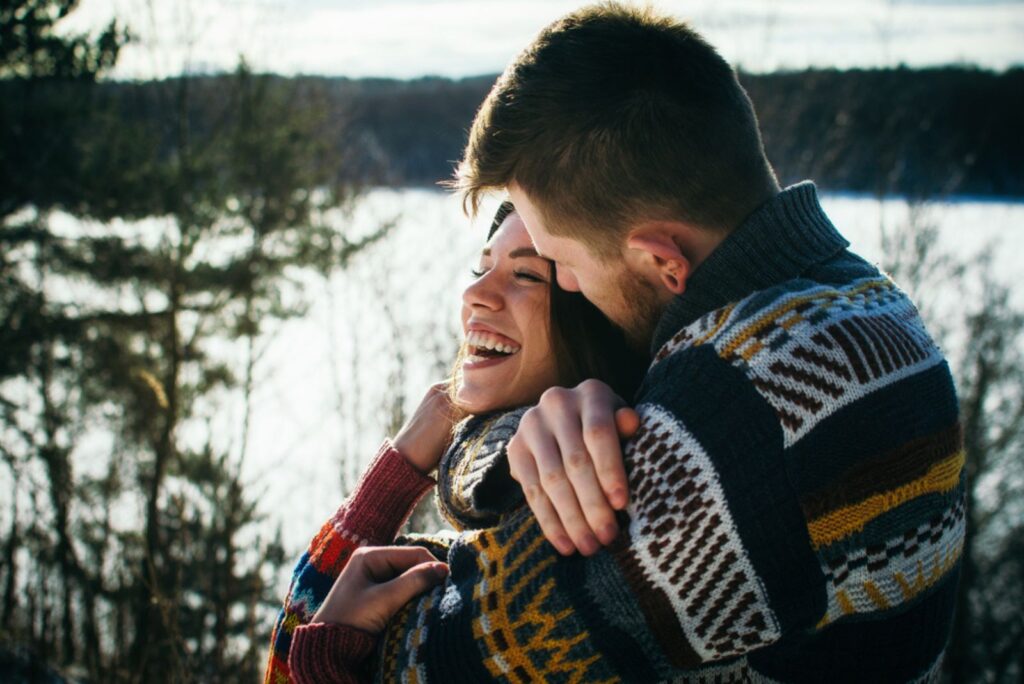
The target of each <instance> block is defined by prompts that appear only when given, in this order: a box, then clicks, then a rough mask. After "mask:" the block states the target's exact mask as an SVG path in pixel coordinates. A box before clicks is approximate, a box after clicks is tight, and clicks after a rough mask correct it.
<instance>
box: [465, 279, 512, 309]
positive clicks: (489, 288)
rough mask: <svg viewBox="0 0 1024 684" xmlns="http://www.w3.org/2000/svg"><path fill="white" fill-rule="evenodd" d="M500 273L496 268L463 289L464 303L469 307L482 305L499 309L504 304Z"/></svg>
mask: <svg viewBox="0 0 1024 684" xmlns="http://www.w3.org/2000/svg"><path fill="white" fill-rule="evenodd" d="M497 276H498V274H496V273H495V272H494V270H493V269H492V270H490V271H488V272H487V273H484V274H483V275H482V276H480V277H479V278H477V279H476V280H474V281H473V282H471V283H470V284H469V285H468V286H467V287H466V289H465V290H463V291H462V303H463V304H465V305H466V306H468V307H474V306H482V307H485V308H488V309H494V310H498V309H500V308H502V306H503V305H504V299H503V298H502V295H501V288H500V287H499V283H498V282H497V281H498V277H497Z"/></svg>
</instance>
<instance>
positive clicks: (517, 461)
mask: <svg viewBox="0 0 1024 684" xmlns="http://www.w3.org/2000/svg"><path fill="white" fill-rule="evenodd" d="M527 415H529V414H527ZM531 422H532V421H531V420H528V419H527V416H524V417H523V420H522V421H521V422H520V430H521V431H520V432H519V433H517V434H516V435H515V436H514V437H513V438H512V439H511V440H510V441H509V444H508V462H509V463H508V465H509V471H510V473H511V475H512V478H513V479H515V480H516V481H517V482H518V483H519V485H520V486H521V487H522V488H523V495H524V496H525V497H526V503H527V505H528V506H529V507H530V510H532V511H533V515H534V517H535V518H537V522H538V523H539V524H540V529H541V531H542V532H543V533H544V536H545V537H546V538H547V540H548V541H549V542H551V545H552V546H554V547H555V549H556V550H557V551H558V552H559V553H561V554H562V555H565V556H568V555H570V554H571V553H573V552H574V551H575V550H576V547H575V546H573V543H572V540H571V539H570V538H569V535H568V533H566V531H565V528H564V527H563V526H562V523H561V521H560V520H559V518H558V513H557V512H556V511H555V508H554V507H553V506H552V505H551V501H550V500H549V499H548V497H547V494H545V493H544V487H543V486H542V484H541V481H540V473H539V472H538V470H537V461H536V454H535V451H536V449H534V448H532V447H531V446H530V444H529V440H530V439H536V440H543V438H542V437H540V435H539V433H536V432H534V431H532V430H530V429H529V426H530V423H531ZM524 423H525V424H526V428H527V429H526V430H522V428H523V426H524ZM551 445H552V443H550V442H549V443H548V448H549V449H550V448H551Z"/></svg>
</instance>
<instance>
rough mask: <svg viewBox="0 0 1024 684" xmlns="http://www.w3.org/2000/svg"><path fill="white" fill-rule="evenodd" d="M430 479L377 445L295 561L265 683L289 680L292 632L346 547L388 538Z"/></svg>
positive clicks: (314, 604)
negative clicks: (352, 486) (343, 497)
mask: <svg viewBox="0 0 1024 684" xmlns="http://www.w3.org/2000/svg"><path fill="white" fill-rule="evenodd" d="M433 484H434V480H433V479H432V478H431V477H429V476H427V475H425V474H423V473H421V472H420V471H419V470H417V469H416V468H415V467H414V466H413V465H412V464H410V463H409V461H408V460H407V459H406V458H405V457H404V456H403V455H402V454H401V453H399V452H398V451H397V450H396V449H395V448H394V447H393V446H392V445H391V444H390V442H388V441H385V442H384V444H383V445H381V448H380V450H379V451H378V453H377V456H376V457H375V458H374V460H373V461H372V462H371V464H370V466H369V468H368V469H367V470H366V472H365V473H364V474H363V477H362V479H361V480H360V481H359V484H358V485H357V486H356V489H355V491H354V492H353V493H352V494H351V495H350V496H349V497H348V498H347V499H346V500H345V502H344V503H343V504H342V505H341V507H339V508H338V510H337V512H336V513H335V514H334V516H332V517H331V519H330V520H328V521H327V522H326V523H324V525H323V527H321V529H320V531H319V532H318V533H317V535H316V536H315V537H313V539H312V541H311V542H310V544H309V547H308V548H307V550H306V551H305V552H304V553H303V554H302V556H301V557H300V558H299V561H298V563H297V565H296V566H295V570H294V572H293V574H292V580H291V585H290V587H289V589H288V595H287V597H286V598H285V601H284V606H283V607H282V609H281V612H280V614H279V615H278V618H277V621H276V622H275V624H274V630H273V633H272V635H271V648H270V656H269V660H268V663H267V670H266V674H265V676H264V681H265V682H267V684H271V683H272V684H280V683H282V682H288V681H291V671H290V669H289V665H288V663H289V651H290V649H291V647H292V639H293V634H294V633H295V631H296V629H297V628H298V627H299V626H300V625H305V624H307V623H308V622H309V620H310V619H311V618H312V617H313V614H314V613H316V611H317V609H318V608H319V607H320V604H321V603H322V602H323V600H324V599H325V598H326V597H327V593H328V592H329V591H330V589H331V586H332V585H333V584H334V580H335V579H336V578H337V577H338V575H339V574H341V571H342V569H343V568H344V567H345V564H346V563H347V562H348V559H349V557H350V556H351V554H352V551H354V550H355V549H357V548H359V547H360V546H364V545H382V544H389V543H391V542H392V541H393V540H394V538H395V535H396V534H397V533H398V530H399V529H400V528H401V526H402V525H403V524H404V523H405V521H406V519H407V518H408V517H409V514H410V513H411V512H412V509H413V508H414V507H415V506H416V503H417V502H418V501H419V500H420V498H422V496H423V494H424V493H426V491H427V490H428V489H430V487H431V486H433ZM325 634H326V633H325ZM320 636H322V637H324V638H325V639H326V638H327V637H326V636H324V635H320ZM316 643H317V644H320V643H321V640H320V639H319V638H318V639H317V641H316Z"/></svg>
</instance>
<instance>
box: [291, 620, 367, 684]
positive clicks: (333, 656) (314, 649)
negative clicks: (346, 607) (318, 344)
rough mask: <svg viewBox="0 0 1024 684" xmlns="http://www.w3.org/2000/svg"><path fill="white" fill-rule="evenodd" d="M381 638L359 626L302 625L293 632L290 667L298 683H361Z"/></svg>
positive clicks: (365, 679) (364, 679) (294, 679)
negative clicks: (366, 662)
mask: <svg viewBox="0 0 1024 684" xmlns="http://www.w3.org/2000/svg"><path fill="white" fill-rule="evenodd" d="M376 643H377V638H376V637H375V636H374V635H372V634H369V633H367V632H364V631H362V630H360V629H356V628H355V627H349V626H347V625H335V624H313V625H300V626H298V627H296V628H295V631H294V632H292V646H291V649H289V652H288V668H289V669H290V670H291V678H292V680H293V681H294V682H296V684H360V683H361V682H365V681H367V678H366V676H365V675H362V674H361V671H362V670H363V669H365V668H364V667H363V665H364V661H365V660H366V659H367V658H368V657H369V656H370V654H371V653H372V652H373V649H374V646H375V645H376Z"/></svg>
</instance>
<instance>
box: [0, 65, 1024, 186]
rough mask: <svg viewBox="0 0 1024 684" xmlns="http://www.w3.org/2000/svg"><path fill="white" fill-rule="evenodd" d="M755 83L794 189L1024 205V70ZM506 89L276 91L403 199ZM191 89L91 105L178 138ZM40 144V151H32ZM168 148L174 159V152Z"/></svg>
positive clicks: (221, 89) (211, 84) (213, 79)
mask: <svg viewBox="0 0 1024 684" xmlns="http://www.w3.org/2000/svg"><path fill="white" fill-rule="evenodd" d="M230 78H232V77H231V76H230V75H224V76H208V77H196V78H193V79H191V80H189V81H188V90H189V96H188V98H187V105H185V106H187V109H188V117H189V120H190V125H191V126H192V128H193V130H196V131H201V130H215V127H216V125H217V117H218V114H217V112H218V111H219V109H218V108H219V107H220V105H221V104H222V103H223V101H224V98H225V97H226V95H225V92H229V91H230V90H231V89H230V88H227V87H226V85H227V83H226V81H225V79H230ZM741 78H742V81H743V83H744V85H745V86H746V87H747V89H748V90H749V92H750V95H751V98H752V99H753V101H754V105H755V107H756V109H757V111H758V114H759V116H760V119H761V124H762V129H763V131H764V136H765V144H766V147H767V150H768V156H769V158H770V159H771V161H772V163H773V164H774V165H775V168H776V170H777V171H778V173H779V176H780V180H782V181H783V182H784V183H787V182H792V181H795V180H799V179H803V178H811V179H814V180H815V181H817V182H818V184H819V185H820V186H821V187H823V188H826V189H829V190H847V191H857V192H869V193H898V194H906V195H915V196H935V195H948V194H972V195H983V196H1004V197H1024V135H1022V132H1021V124H1022V122H1024V69H1022V68H1017V69H1012V70H1009V71H1007V72H1004V73H993V72H988V71H982V70H978V69H973V68H964V67H947V68H936V69H927V70H911V69H904V68H900V69H890V70H871V71H862V70H855V71H835V70H823V71H801V72H792V73H777V74H766V75H749V74H748V75H743V76H742V77H741ZM494 79H495V76H480V77H475V78H467V79H461V80H449V79H443V78H422V79H417V80H412V81H397V80H388V79H361V80H360V79H347V78H319V77H300V78H293V79H289V78H281V77H271V78H270V80H269V83H268V85H269V87H270V88H272V89H273V90H276V91H279V92H278V93H277V94H278V95H279V96H280V97H281V98H283V99H285V100H286V101H287V102H288V103H289V107H290V108H291V111H293V113H294V115H295V116H303V115H305V114H309V113H314V112H319V114H320V116H321V117H322V123H320V124H318V126H319V128H318V130H319V131H320V133H319V135H320V137H321V139H322V140H324V141H329V142H330V143H331V144H333V145H337V146H339V147H340V148H343V149H345V150H346V152H347V154H346V158H347V163H346V166H345V169H344V171H345V173H346V174H349V175H352V176H355V177H357V178H358V179H360V180H362V181H364V182H369V183H374V184H389V185H396V186H402V185H429V184H434V183H436V182H438V181H439V180H442V179H446V178H449V177H450V176H451V172H452V169H453V167H454V165H455V163H456V160H458V159H459V157H460V156H461V154H462V149H463V146H464V144H465V139H466V132H467V130H468V128H469V126H470V123H471V121H472V119H473V115H474V113H475V112H476V109H477V107H479V105H480V103H481V101H482V100H483V98H484V96H485V95H486V93H487V91H488V89H489V88H490V86H491V84H492V83H493V82H494ZM182 84H183V82H182V81H180V80H170V81H160V82H147V83H137V84H135V83H104V84H102V85H101V86H100V91H99V93H97V94H93V95H90V98H92V99H94V100H95V101H96V106H97V107H106V108H107V109H108V110H112V111H114V112H115V114H113V116H115V117H117V118H119V119H120V120H121V121H124V122H125V123H142V124H143V125H147V126H149V127H150V128H151V129H154V130H155V129H161V127H162V128H163V129H166V128H167V126H166V124H165V123H161V116H162V111H163V110H165V109H166V108H167V107H168V106H178V103H179V101H181V102H184V101H185V99H184V98H181V97H180V91H181V90H183V89H182V88H181V85H182ZM10 87H12V86H10V84H8V83H5V82H2V81H0V103H2V102H3V101H4V100H5V99H6V100H7V103H6V104H0V110H2V109H4V108H5V107H7V106H15V105H14V100H13V99H12V98H11V97H10V96H8V97H7V98H5V97H4V94H5V89H7V88H10ZM69 87H74V86H69ZM61 96H62V97H67V94H66V93H63V92H62V93H61ZM51 133H52V130H51V129H48V128H47V127H46V126H45V125H40V126H39V128H38V132H31V131H20V132H18V133H17V135H19V136H21V137H20V138H18V139H17V144H18V145H19V146H20V148H21V149H23V150H26V151H27V152H25V153H26V154H28V153H30V152H31V151H32V150H35V149H39V148H40V147H46V146H48V145H49V146H52V145H53V141H52V139H51V138H52V135H51ZM171 134H172V131H169V130H166V131H165V133H164V134H162V135H165V136H170V135H171ZM4 135H6V134H4ZM33 135H37V136H38V137H39V140H38V141H36V142H33V141H32V140H29V139H26V136H29V137H31V136H33ZM166 139H167V140H170V138H169V137H168V138H166ZM5 144H6V143H5ZM165 148H166V150H167V154H171V153H172V152H171V150H172V149H173V148H174V145H172V144H167V145H165ZM116 158H117V157H116V155H114V156H112V159H116ZM9 161H11V163H12V164H13V163H14V162H15V161H16V160H15V159H13V158H12V159H11V160H9ZM15 171H16V165H15V167H14V168H13V170H12V173H14V172H15Z"/></svg>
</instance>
